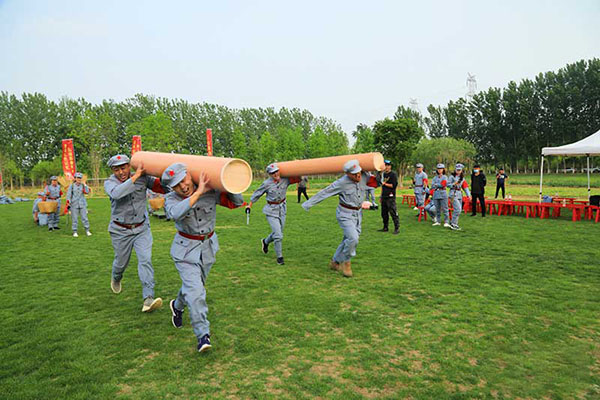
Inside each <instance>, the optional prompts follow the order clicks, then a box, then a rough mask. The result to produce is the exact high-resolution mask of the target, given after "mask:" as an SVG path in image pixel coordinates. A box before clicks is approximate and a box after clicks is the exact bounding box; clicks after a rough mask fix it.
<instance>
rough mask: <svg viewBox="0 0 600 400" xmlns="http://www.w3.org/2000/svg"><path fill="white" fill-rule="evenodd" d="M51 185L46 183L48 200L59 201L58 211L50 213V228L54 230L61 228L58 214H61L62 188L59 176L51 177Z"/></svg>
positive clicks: (45, 190) (45, 189)
mask: <svg viewBox="0 0 600 400" xmlns="http://www.w3.org/2000/svg"><path fill="white" fill-rule="evenodd" d="M50 181H51V183H50V185H46V187H45V188H44V192H45V193H46V201H54V202H56V203H58V206H57V207H56V212H53V213H49V214H48V230H49V231H53V230H54V229H60V227H59V226H58V216H59V215H60V197H61V196H62V194H63V193H62V190H60V185H59V184H58V176H51V177H50Z"/></svg>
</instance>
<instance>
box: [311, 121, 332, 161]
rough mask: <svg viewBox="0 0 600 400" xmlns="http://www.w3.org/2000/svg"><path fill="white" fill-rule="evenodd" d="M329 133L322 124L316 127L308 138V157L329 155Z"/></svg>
mask: <svg viewBox="0 0 600 400" xmlns="http://www.w3.org/2000/svg"><path fill="white" fill-rule="evenodd" d="M328 146H329V145H328V143H327V135H326V134H325V132H324V131H323V128H321V127H320V126H318V127H316V128H315V130H314V132H313V133H312V134H311V135H310V137H309V138H308V144H307V147H308V158H320V157H327V156H328V155H329V147H328Z"/></svg>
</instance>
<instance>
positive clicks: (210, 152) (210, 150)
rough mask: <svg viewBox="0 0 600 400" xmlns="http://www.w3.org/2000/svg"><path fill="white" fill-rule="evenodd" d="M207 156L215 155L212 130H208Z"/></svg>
mask: <svg viewBox="0 0 600 400" xmlns="http://www.w3.org/2000/svg"><path fill="white" fill-rule="evenodd" d="M206 155H208V156H212V155H213V140H212V129H210V128H209V129H207V130H206Z"/></svg>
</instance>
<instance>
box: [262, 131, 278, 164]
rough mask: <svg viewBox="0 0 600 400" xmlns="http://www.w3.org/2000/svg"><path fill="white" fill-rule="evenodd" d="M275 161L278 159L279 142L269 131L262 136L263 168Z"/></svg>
mask: <svg viewBox="0 0 600 400" xmlns="http://www.w3.org/2000/svg"><path fill="white" fill-rule="evenodd" d="M274 161H277V142H275V139H273V136H272V135H271V133H269V131H267V132H265V133H263V135H262V136H261V138H260V164H261V169H263V168H265V167H266V166H267V165H268V164H270V163H272V162H274Z"/></svg>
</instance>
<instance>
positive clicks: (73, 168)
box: [62, 139, 77, 179]
mask: <svg viewBox="0 0 600 400" xmlns="http://www.w3.org/2000/svg"><path fill="white" fill-rule="evenodd" d="M62 167H63V173H64V174H65V176H66V177H67V179H73V175H75V172H77V165H76V164H75V151H74V150H73V139H63V141H62Z"/></svg>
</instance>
